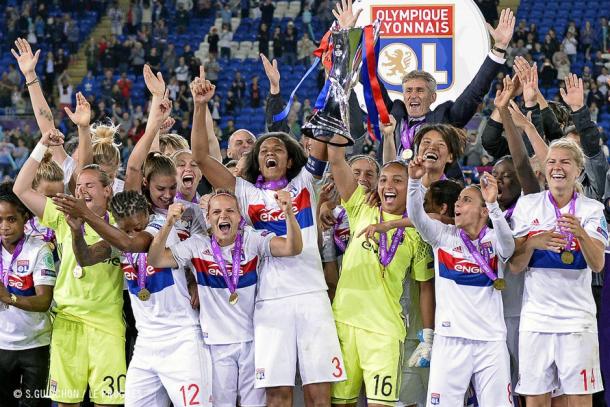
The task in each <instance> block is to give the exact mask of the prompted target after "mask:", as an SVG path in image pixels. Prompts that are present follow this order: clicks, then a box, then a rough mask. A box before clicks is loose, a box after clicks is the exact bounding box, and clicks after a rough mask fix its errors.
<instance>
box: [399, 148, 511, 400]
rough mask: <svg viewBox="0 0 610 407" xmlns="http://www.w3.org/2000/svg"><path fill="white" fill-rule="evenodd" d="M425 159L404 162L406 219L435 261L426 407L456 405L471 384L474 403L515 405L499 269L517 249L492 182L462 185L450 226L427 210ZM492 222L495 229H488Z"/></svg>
mask: <svg viewBox="0 0 610 407" xmlns="http://www.w3.org/2000/svg"><path fill="white" fill-rule="evenodd" d="M424 161H425V158H424V157H422V156H418V157H416V158H415V159H414V160H412V161H411V162H410V163H409V194H408V195H409V196H408V200H407V209H408V211H409V215H410V219H411V221H412V222H413V224H414V225H415V227H416V228H417V230H418V231H419V233H420V234H421V236H422V238H423V239H424V240H425V241H427V242H428V243H430V245H431V246H432V248H433V249H434V256H435V269H436V271H435V273H436V279H435V280H436V281H435V290H436V315H435V335H434V344H433V345H432V355H433V357H432V360H431V364H430V380H429V383H428V397H427V403H428V405H432V404H441V402H442V404H441V405H447V406H459V405H463V403H464V394H466V391H467V389H468V386H469V384H470V381H471V378H472V377H473V376H474V379H473V385H474V390H475V392H476V394H477V398H478V401H479V404H480V405H482V406H506V407H510V406H512V400H510V361H509V356H508V350H507V347H506V326H505V324H504V319H503V311H502V295H501V293H500V290H502V289H503V288H504V280H503V278H502V275H498V263H499V262H506V261H507V260H508V259H509V258H510V256H512V254H513V251H514V247H515V244H514V240H513V237H512V232H511V230H510V226H509V225H508V223H507V221H506V219H505V218H504V215H503V213H502V210H501V209H500V207H499V206H498V203H497V194H498V189H497V185H496V180H495V178H493V177H491V175H489V174H487V173H485V174H484V175H483V181H482V184H481V187H480V188H479V187H475V186H472V187H467V188H465V189H463V190H462V191H461V192H460V195H459V197H458V200H457V201H456V203H455V210H454V212H455V225H447V224H443V223H441V222H440V221H438V220H434V219H432V218H430V216H429V215H427V214H426V212H425V210H424V204H423V203H424V199H423V191H422V178H423V177H424V174H425V172H426V167H425V162H424ZM489 220H491V222H492V224H493V229H489V228H488V227H487V222H488V221H489Z"/></svg>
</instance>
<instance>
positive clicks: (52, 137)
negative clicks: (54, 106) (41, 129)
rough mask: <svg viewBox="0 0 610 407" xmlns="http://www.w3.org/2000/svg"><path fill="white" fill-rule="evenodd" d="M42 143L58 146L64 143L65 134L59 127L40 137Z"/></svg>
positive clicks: (48, 145)
mask: <svg viewBox="0 0 610 407" xmlns="http://www.w3.org/2000/svg"><path fill="white" fill-rule="evenodd" d="M40 143H41V144H43V145H45V146H47V147H57V146H61V145H63V144H64V135H63V134H62V132H61V131H59V130H57V129H52V130H49V131H47V132H46V133H44V134H43V135H42V137H41V138H40Z"/></svg>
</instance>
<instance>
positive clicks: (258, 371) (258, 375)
mask: <svg viewBox="0 0 610 407" xmlns="http://www.w3.org/2000/svg"><path fill="white" fill-rule="evenodd" d="M264 379H265V369H264V368H257V369H256V380H264Z"/></svg>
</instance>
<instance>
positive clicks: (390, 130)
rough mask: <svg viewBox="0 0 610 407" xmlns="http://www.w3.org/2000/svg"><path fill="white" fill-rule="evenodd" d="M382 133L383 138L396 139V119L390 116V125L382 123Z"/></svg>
mask: <svg viewBox="0 0 610 407" xmlns="http://www.w3.org/2000/svg"><path fill="white" fill-rule="evenodd" d="M380 127H381V133H382V134H383V137H394V129H396V119H395V118H394V116H392V115H390V122H389V123H381V125H380Z"/></svg>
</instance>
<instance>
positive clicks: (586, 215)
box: [513, 191, 608, 333]
mask: <svg viewBox="0 0 610 407" xmlns="http://www.w3.org/2000/svg"><path fill="white" fill-rule="evenodd" d="M569 207H570V205H569V204H568V205H566V206H565V207H564V208H561V209H560V212H561V213H562V214H565V213H569ZM575 216H576V217H577V218H579V219H580V222H581V225H582V227H583V228H584V229H585V231H586V232H587V233H588V234H589V236H591V237H592V238H594V239H597V240H599V241H601V242H603V243H604V246H606V245H607V244H608V225H607V223H606V218H605V217H604V206H603V205H602V204H601V203H600V202H597V201H595V200H593V199H590V198H587V197H585V196H583V195H581V194H578V197H577V199H576V210H575ZM513 223H514V228H513V229H514V235H515V237H517V238H519V237H524V236H533V235H536V234H538V233H541V232H544V231H547V230H553V229H556V228H557V218H556V214H555V209H554V207H553V204H552V203H551V201H550V200H549V196H548V192H547V191H544V192H539V193H537V194H531V195H526V196H523V197H521V198H520V199H519V201H518V202H517V206H516V207H515V211H514V212H513ZM571 251H572V253H573V254H574V262H573V263H572V264H564V263H563V262H562V261H561V255H560V254H559V253H554V252H551V251H547V250H534V253H533V254H532V257H531V259H530V262H529V265H528V268H527V270H526V272H525V290H524V293H523V309H522V311H521V324H520V326H519V330H520V331H531V332H547V333H566V332H597V322H596V319H595V302H594V301H593V294H592V291H591V269H590V268H589V266H588V265H587V263H586V261H585V257H584V255H583V253H582V251H581V249H580V244H579V243H578V241H577V240H576V239H573V241H572V247H571Z"/></svg>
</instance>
